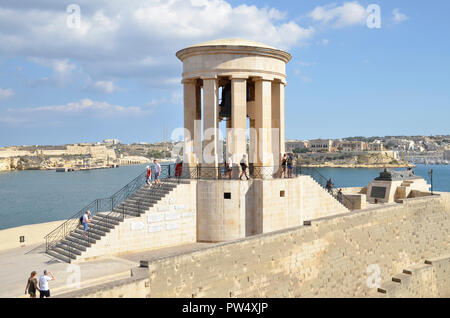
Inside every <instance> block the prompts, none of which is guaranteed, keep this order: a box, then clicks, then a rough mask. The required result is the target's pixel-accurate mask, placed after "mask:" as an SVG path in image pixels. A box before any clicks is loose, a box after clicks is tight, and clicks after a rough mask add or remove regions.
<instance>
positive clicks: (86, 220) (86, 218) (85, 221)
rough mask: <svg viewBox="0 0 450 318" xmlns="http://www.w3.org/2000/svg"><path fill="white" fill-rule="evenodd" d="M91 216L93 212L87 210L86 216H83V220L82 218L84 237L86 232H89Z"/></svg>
mask: <svg viewBox="0 0 450 318" xmlns="http://www.w3.org/2000/svg"><path fill="white" fill-rule="evenodd" d="M90 215H91V211H89V210H87V211H86V212H85V213H84V214H83V218H82V222H81V223H82V224H83V236H84V237H86V232H87V230H88V223H90V222H91V219H90Z"/></svg>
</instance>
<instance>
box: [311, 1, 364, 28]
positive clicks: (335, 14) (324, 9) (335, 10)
mask: <svg viewBox="0 0 450 318" xmlns="http://www.w3.org/2000/svg"><path fill="white" fill-rule="evenodd" d="M367 16H368V15H367V12H366V9H365V8H364V7H363V6H362V5H360V4H359V3H358V2H356V1H354V2H345V3H344V4H342V5H341V6H336V4H330V5H326V6H318V7H316V8H315V9H314V10H313V11H312V12H310V14H309V17H310V18H312V19H313V20H314V21H316V22H321V23H323V24H330V25H332V26H333V27H334V28H342V27H347V26H353V25H363V24H364V23H365V22H366V20H367Z"/></svg>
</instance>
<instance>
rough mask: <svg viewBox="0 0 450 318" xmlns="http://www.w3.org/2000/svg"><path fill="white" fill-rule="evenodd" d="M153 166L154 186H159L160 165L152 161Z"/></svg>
mask: <svg viewBox="0 0 450 318" xmlns="http://www.w3.org/2000/svg"><path fill="white" fill-rule="evenodd" d="M153 164H154V165H155V184H161V181H159V175H160V174H161V165H160V164H159V163H158V161H156V160H153Z"/></svg>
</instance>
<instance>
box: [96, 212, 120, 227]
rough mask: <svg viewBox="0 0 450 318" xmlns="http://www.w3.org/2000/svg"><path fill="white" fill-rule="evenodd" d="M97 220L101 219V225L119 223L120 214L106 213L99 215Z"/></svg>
mask: <svg viewBox="0 0 450 318" xmlns="http://www.w3.org/2000/svg"><path fill="white" fill-rule="evenodd" d="M99 220H100V221H101V224H102V225H105V226H107V225H111V224H114V225H119V223H120V222H122V217H121V216H120V215H111V213H108V214H107V215H102V216H99Z"/></svg>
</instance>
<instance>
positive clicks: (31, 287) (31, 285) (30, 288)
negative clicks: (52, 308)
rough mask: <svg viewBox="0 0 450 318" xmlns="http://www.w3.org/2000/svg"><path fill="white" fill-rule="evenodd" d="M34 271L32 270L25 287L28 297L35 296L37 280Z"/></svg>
mask: <svg viewBox="0 0 450 318" xmlns="http://www.w3.org/2000/svg"><path fill="white" fill-rule="evenodd" d="M36 274H37V273H36V271H32V272H31V275H30V277H29V278H28V281H27V286H26V287H25V295H26V294H29V295H30V298H36V292H37V291H38V280H37V278H36Z"/></svg>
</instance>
